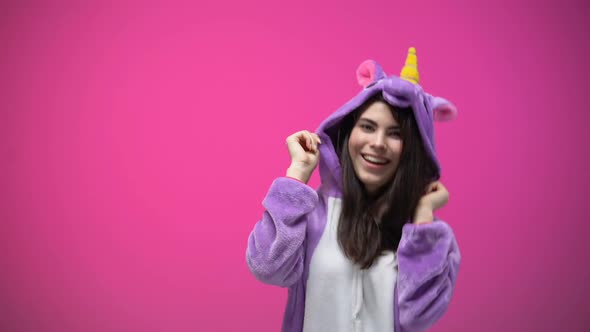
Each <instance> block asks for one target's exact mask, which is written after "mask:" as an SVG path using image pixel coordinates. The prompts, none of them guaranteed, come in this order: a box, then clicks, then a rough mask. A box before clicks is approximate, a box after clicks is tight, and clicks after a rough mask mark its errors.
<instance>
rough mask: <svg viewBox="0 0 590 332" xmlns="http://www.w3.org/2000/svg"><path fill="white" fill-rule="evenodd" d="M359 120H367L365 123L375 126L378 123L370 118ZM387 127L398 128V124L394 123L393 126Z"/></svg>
mask: <svg viewBox="0 0 590 332" xmlns="http://www.w3.org/2000/svg"><path fill="white" fill-rule="evenodd" d="M359 121H364V122H367V123H369V124H371V125H373V126H375V127H379V125H378V124H377V122H375V121H373V120H371V119H369V118H360V119H359ZM387 129H400V126H399V125H398V124H395V125H393V126H390V127H389V128H387Z"/></svg>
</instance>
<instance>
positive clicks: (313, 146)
mask: <svg viewBox="0 0 590 332" xmlns="http://www.w3.org/2000/svg"><path fill="white" fill-rule="evenodd" d="M307 138H308V140H309V145H310V151H311V152H315V151H316V150H317V146H316V143H315V139H314V137H313V135H312V134H311V133H310V132H307Z"/></svg>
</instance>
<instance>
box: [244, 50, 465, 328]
mask: <svg viewBox="0 0 590 332" xmlns="http://www.w3.org/2000/svg"><path fill="white" fill-rule="evenodd" d="M400 76H401V77H397V76H389V77H388V76H386V75H385V73H384V72H383V70H382V69H381V68H380V67H379V65H378V64H377V63H375V62H374V61H366V62H364V63H362V64H361V66H360V67H359V69H358V71H357V78H358V81H359V83H360V84H361V86H362V87H363V88H364V89H363V90H362V91H361V92H360V93H359V94H358V95H357V96H356V97H355V98H353V99H352V100H351V101H349V102H348V103H347V104H345V105H344V106H343V107H342V108H340V109H339V110H338V111H336V112H335V113H333V114H332V115H330V116H329V117H328V118H327V119H326V120H325V121H324V122H323V123H322V124H321V125H320V128H319V129H318V131H317V133H311V132H309V131H306V130H302V131H299V132H296V133H294V134H292V135H291V136H289V137H288V138H287V140H286V143H287V147H288V150H289V154H290V156H291V165H290V167H289V168H288V169H287V174H286V176H285V177H281V178H278V179H276V180H275V181H274V182H273V184H272V185H271V187H270V190H269V192H268V194H267V196H266V198H265V200H264V202H263V205H264V207H265V209H266V211H265V213H264V216H263V218H262V220H260V221H259V222H258V223H257V224H256V225H255V226H254V230H253V231H252V233H251V234H250V237H249V242H248V249H247V252H246V260H247V263H248V266H249V268H250V271H251V272H252V273H253V274H254V276H256V277H257V278H258V279H259V280H261V281H262V282H265V283H268V284H273V285H278V286H282V287H288V288H289V297H288V304H287V310H286V312H285V317H284V321H283V331H297V332H299V331H340V332H341V331H345V332H346V331H361V330H362V331H414V330H424V329H427V328H429V327H430V326H432V325H433V324H434V323H435V322H436V321H437V320H438V319H440V318H441V317H442V315H443V314H444V313H445V312H446V310H447V307H448V305H449V301H450V298H451V295H452V293H453V289H454V285H455V280H456V278H457V273H458V269H459V263H460V260H461V256H460V253H459V248H458V245H457V242H456V240H455V237H454V234H453V231H452V230H451V228H450V226H449V225H448V224H447V223H445V222H443V221H440V220H435V218H434V216H433V213H434V211H435V210H438V209H439V208H441V207H442V206H444V205H445V204H446V203H447V201H448V196H449V193H448V192H447V190H446V189H445V187H444V186H443V185H442V183H440V182H439V181H438V179H439V178H440V165H439V162H438V159H437V157H436V153H435V150H434V144H433V140H434V130H433V121H434V120H435V119H437V120H450V119H453V118H454V117H455V116H456V109H455V107H454V106H453V105H452V104H450V103H449V102H447V101H446V100H444V99H442V98H437V97H433V96H431V95H429V94H427V93H425V92H424V91H423V90H422V88H421V87H420V86H419V85H418V84H417V83H418V81H419V76H418V71H417V61H416V54H415V49H413V48H410V50H409V54H408V59H407V60H406V66H405V67H404V69H403V70H402V73H401V75H400ZM318 163H319V165H320V176H321V181H322V184H321V186H320V188H319V189H317V190H314V189H312V188H311V187H309V186H308V185H307V182H308V181H309V178H310V177H311V174H312V172H313V171H314V169H315V168H316V166H317V165H318Z"/></svg>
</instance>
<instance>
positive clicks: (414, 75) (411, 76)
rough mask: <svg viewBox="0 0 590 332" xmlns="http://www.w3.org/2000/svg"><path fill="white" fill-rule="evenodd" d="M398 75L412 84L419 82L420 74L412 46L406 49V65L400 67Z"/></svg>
mask: <svg viewBox="0 0 590 332" xmlns="http://www.w3.org/2000/svg"><path fill="white" fill-rule="evenodd" d="M400 77H401V78H402V79H404V80H406V81H408V82H412V83H414V84H418V82H420V74H418V58H417V57H416V49H415V48H413V47H410V49H409V50H408V57H407V58H406V65H405V66H404V68H403V69H402V72H401V74H400Z"/></svg>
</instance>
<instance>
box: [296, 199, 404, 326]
mask: <svg viewBox="0 0 590 332" xmlns="http://www.w3.org/2000/svg"><path fill="white" fill-rule="evenodd" d="M341 204H342V200H341V199H339V198H329V200H328V220H327V223H326V229H325V230H324V233H323V234H322V237H321V238H320V241H319V243H318V245H317V247H316V249H315V251H314V253H313V255H312V258H311V262H310V267H309V276H308V279H307V289H306V294H305V317H304V321H303V331H304V332H330V331H337V332H383V331H393V292H394V285H395V281H396V277H397V257H396V255H395V254H394V253H393V252H388V253H387V254H384V255H382V256H380V257H378V258H377V259H376V260H375V262H374V263H373V265H372V266H371V267H370V268H369V269H365V270H361V269H360V268H359V267H358V266H357V265H355V264H353V262H352V261H351V260H349V259H348V258H347V257H346V256H345V255H344V253H343V252H342V249H341V248H340V246H339V244H338V239H337V230H338V220H339V217H340V211H341Z"/></svg>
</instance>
